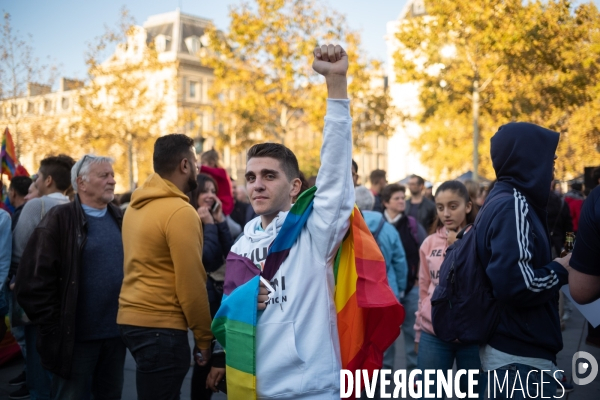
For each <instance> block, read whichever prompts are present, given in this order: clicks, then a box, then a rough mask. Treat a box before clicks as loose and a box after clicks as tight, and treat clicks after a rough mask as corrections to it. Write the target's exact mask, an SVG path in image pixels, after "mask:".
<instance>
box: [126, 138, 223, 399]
mask: <svg viewBox="0 0 600 400" xmlns="http://www.w3.org/2000/svg"><path fill="white" fill-rule="evenodd" d="M153 162H154V171H155V174H153V175H150V176H149V177H148V179H147V180H146V182H144V184H143V185H142V186H141V187H140V188H139V189H137V190H136V191H135V192H134V193H133V195H132V197H131V203H130V205H129V208H128V209H127V212H126V213H125V218H124V220H123V250H124V279H123V286H122V288H121V295H120V297H119V314H118V317H117V323H118V324H119V325H120V330H121V336H122V337H123V341H124V342H125V345H126V346H127V347H128V348H129V350H130V351H131V354H132V355H133V357H134V359H135V361H136V364H137V369H136V385H137V393H138V399H140V400H146V399H160V400H167V399H178V398H179V392H180V389H181V384H182V382H183V379H184V377H185V375H186V373H187V371H188V370H189V366H190V359H191V357H190V347H189V345H188V340H187V329H188V327H189V328H190V329H191V330H192V331H193V333H194V338H195V340H196V345H197V347H198V348H199V349H200V352H201V354H202V357H201V358H197V360H198V363H199V364H200V365H203V364H206V362H207V361H208V359H209V358H210V342H211V339H212V333H211V331H210V324H211V318H210V313H209V306H208V297H207V294H206V273H205V271H204V266H203V265H202V245H203V240H202V224H201V223H200V219H199V217H198V213H197V212H196V210H194V208H193V207H192V206H191V205H190V204H189V201H188V197H187V196H186V195H185V194H184V193H187V192H190V191H192V190H193V189H195V187H196V185H197V184H196V175H197V173H198V165H197V159H196V152H195V150H194V142H193V140H192V139H190V138H189V137H187V136H185V135H181V134H172V135H166V136H163V137H161V138H159V139H158V140H157V141H156V143H155V145H154V156H153Z"/></svg>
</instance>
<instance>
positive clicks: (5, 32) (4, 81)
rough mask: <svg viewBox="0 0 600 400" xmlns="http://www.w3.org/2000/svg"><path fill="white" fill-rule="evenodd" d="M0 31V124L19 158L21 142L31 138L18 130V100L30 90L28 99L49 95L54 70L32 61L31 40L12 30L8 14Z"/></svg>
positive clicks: (51, 65)
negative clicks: (37, 93) (42, 92)
mask: <svg viewBox="0 0 600 400" xmlns="http://www.w3.org/2000/svg"><path fill="white" fill-rule="evenodd" d="M0 30H1V32H0V102H2V109H0V120H2V119H4V120H5V121H7V123H8V125H9V127H10V129H11V132H12V135H13V139H14V141H15V151H16V153H17V158H20V156H21V153H22V150H23V141H24V139H25V140H30V139H31V138H32V135H31V131H29V130H27V129H25V130H23V131H22V129H21V128H22V121H23V119H24V114H25V112H26V110H23V109H19V102H18V99H19V98H22V97H25V96H28V95H29V92H31V89H32V86H33V89H34V90H33V92H34V93H32V95H34V94H35V89H37V88H47V90H48V91H49V90H50V88H51V87H52V84H53V83H54V80H55V79H56V75H57V70H58V68H57V66H56V65H53V64H51V63H47V64H42V63H41V62H40V60H39V59H38V58H36V57H34V55H33V47H32V45H31V43H32V41H33V40H32V38H31V36H30V35H26V36H23V35H22V34H21V33H20V32H19V31H17V30H15V29H14V28H13V26H12V24H11V17H10V14H9V13H4V15H3V20H2V25H1V26H0ZM4 128H5V127H2V129H1V130H2V131H4Z"/></svg>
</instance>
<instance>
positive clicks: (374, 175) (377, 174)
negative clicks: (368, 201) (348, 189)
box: [357, 169, 386, 185]
mask: <svg viewBox="0 0 600 400" xmlns="http://www.w3.org/2000/svg"><path fill="white" fill-rule="evenodd" d="M357 171H358V170H357ZM385 174H386V172H385V171H384V170H382V169H376V170H374V171H372V172H371V175H369V181H370V182H371V185H376V184H378V183H379V182H380V181H381V180H382V179H385Z"/></svg>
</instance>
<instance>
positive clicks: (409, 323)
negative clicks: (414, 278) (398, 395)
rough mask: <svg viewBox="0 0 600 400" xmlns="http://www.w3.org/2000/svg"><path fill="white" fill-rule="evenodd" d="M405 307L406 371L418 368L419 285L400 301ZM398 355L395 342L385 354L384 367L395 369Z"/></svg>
mask: <svg viewBox="0 0 600 400" xmlns="http://www.w3.org/2000/svg"><path fill="white" fill-rule="evenodd" d="M400 303H402V306H403V307H404V313H405V317H404V322H403V323H402V328H401V329H402V332H403V333H404V350H405V353H406V373H407V374H410V371H412V370H413V369H415V368H417V353H415V319H416V317H415V312H417V308H418V306H419V286H418V285H417V286H413V287H412V289H411V290H410V292H408V293H407V294H406V295H405V296H404V297H403V298H402V300H401V301H400ZM395 356H396V349H395V343H394V344H393V345H391V346H390V348H389V349H388V350H387V351H386V352H385V353H384V355H383V365H384V368H390V369H394V368H393V367H394V358H395Z"/></svg>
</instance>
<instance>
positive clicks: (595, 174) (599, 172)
mask: <svg viewBox="0 0 600 400" xmlns="http://www.w3.org/2000/svg"><path fill="white" fill-rule="evenodd" d="M599 179H600V167H598V168H594V169H593V170H592V182H593V185H598V180H599Z"/></svg>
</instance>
